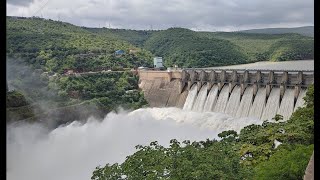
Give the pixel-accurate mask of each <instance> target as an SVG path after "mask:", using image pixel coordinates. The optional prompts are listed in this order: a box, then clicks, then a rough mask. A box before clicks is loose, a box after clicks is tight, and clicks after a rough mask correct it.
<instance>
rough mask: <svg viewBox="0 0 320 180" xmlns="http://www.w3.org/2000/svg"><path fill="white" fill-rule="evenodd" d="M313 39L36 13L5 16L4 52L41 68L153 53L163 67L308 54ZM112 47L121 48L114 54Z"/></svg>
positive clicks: (134, 61) (112, 62) (145, 61)
mask: <svg viewBox="0 0 320 180" xmlns="http://www.w3.org/2000/svg"><path fill="white" fill-rule="evenodd" d="M283 32H286V31H283ZM288 32H290V31H288ZM299 32H300V31H299ZM299 32H298V33H299ZM302 34H303V33H302ZM313 42H314V40H313V37H307V36H303V35H300V34H255V33H253V34H252V33H241V32H195V31H191V30H188V29H183V28H169V29H167V30H160V31H149V30H124V29H108V28H85V27H78V26H74V25H72V24H69V23H64V22H60V21H53V20H46V19H41V18H21V17H7V55H8V56H10V57H15V58H23V59H24V60H25V61H27V63H29V64H30V65H32V66H34V67H35V68H37V69H43V70H44V71H47V72H50V71H51V72H60V73H62V72H63V70H64V69H81V68H82V69H90V68H92V69H94V68H97V67H101V66H104V67H113V66H117V67H128V68H132V67H139V66H152V57H153V56H160V57H163V58H164V62H165V65H166V66H168V67H169V66H173V65H174V64H176V65H178V66H179V67H208V66H219V65H231V64H241V63H247V62H255V61H262V60H272V61H284V60H300V59H313V57H314V45H313ZM117 50H123V51H124V54H122V55H120V56H116V55H115V51H117Z"/></svg>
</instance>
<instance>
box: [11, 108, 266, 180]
mask: <svg viewBox="0 0 320 180" xmlns="http://www.w3.org/2000/svg"><path fill="white" fill-rule="evenodd" d="M253 123H254V124H259V123H260V121H259V120H257V119H248V118H246V119H234V118H232V117H230V116H228V115H226V114H222V113H213V112H206V113H203V112H202V113H200V112H192V111H184V110H182V109H178V108H147V109H139V110H136V111H133V112H131V113H126V112H123V113H120V114H115V113H109V114H108V115H107V116H106V117H105V119H104V120H103V121H102V122H98V121H96V120H94V119H89V120H88V122H87V123H85V124H81V123H78V122H73V123H71V124H69V125H67V126H65V127H59V128H57V129H55V130H53V131H51V132H49V131H48V130H47V129H46V128H44V127H41V126H40V125H36V124H35V125H30V124H21V125H15V126H8V127H7V179H8V180H21V179H24V180H42V179H46V180H57V179H59V180H82V179H83V180H85V179H90V177H91V175H92V172H93V170H94V168H95V167H96V166H98V165H102V166H104V165H105V164H106V163H115V162H119V163H121V162H123V161H124V160H125V157H126V156H127V155H130V154H132V153H134V152H135V149H134V147H135V146H136V145H137V144H142V145H148V144H149V143H150V142H152V141H155V140H157V141H158V142H159V143H160V144H162V145H165V146H167V145H168V144H169V141H170V140H171V139H173V138H175V139H177V140H179V141H183V140H187V139H188V140H191V141H194V140H197V141H199V140H205V139H207V138H209V139H213V138H217V134H218V133H220V132H221V131H223V130H229V129H234V130H236V131H240V129H241V128H243V127H244V126H247V125H249V124H253Z"/></svg>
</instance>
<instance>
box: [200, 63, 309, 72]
mask: <svg viewBox="0 0 320 180" xmlns="http://www.w3.org/2000/svg"><path fill="white" fill-rule="evenodd" d="M203 69H255V70H264V69H269V70H288V71H290V70H293V71H295V70H296V71H314V60H297V61H281V62H271V61H261V62H256V63H249V64H240V65H231V66H216V67H207V68H203Z"/></svg>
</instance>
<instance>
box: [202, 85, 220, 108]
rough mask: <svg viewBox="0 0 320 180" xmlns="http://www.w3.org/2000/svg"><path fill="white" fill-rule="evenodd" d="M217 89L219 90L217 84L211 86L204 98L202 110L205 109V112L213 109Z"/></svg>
mask: <svg viewBox="0 0 320 180" xmlns="http://www.w3.org/2000/svg"><path fill="white" fill-rule="evenodd" d="M218 90H219V88H218V86H217V85H213V86H212V88H211V90H210V92H209V94H208V97H207V99H206V102H205V104H204V108H203V111H205V112H210V111H213V108H214V106H215V104H216V102H217V97H218Z"/></svg>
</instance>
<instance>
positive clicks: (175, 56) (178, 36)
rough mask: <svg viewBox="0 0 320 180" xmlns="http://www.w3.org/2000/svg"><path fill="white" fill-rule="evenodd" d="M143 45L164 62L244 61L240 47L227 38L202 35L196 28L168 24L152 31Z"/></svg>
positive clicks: (192, 64)
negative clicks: (166, 28)
mask: <svg viewBox="0 0 320 180" xmlns="http://www.w3.org/2000/svg"><path fill="white" fill-rule="evenodd" d="M144 47H145V48H146V49H148V50H150V51H151V52H152V53H154V54H155V55H157V56H163V57H164V58H165V62H166V65H168V66H172V65H173V64H177V65H178V66H185V67H206V66H219V65H230V64H241V63H245V62H246V59H247V57H246V56H245V55H244V54H243V53H242V52H241V50H240V48H239V47H238V46H236V45H234V44H232V43H231V42H229V41H227V40H222V39H216V38H210V39H209V38H204V37H200V36H198V33H197V32H194V31H191V30H188V29H182V28H170V29H168V30H165V31H160V32H157V33H154V34H153V35H152V36H151V37H150V38H149V39H148V40H147V41H146V42H145V44H144Z"/></svg>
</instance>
